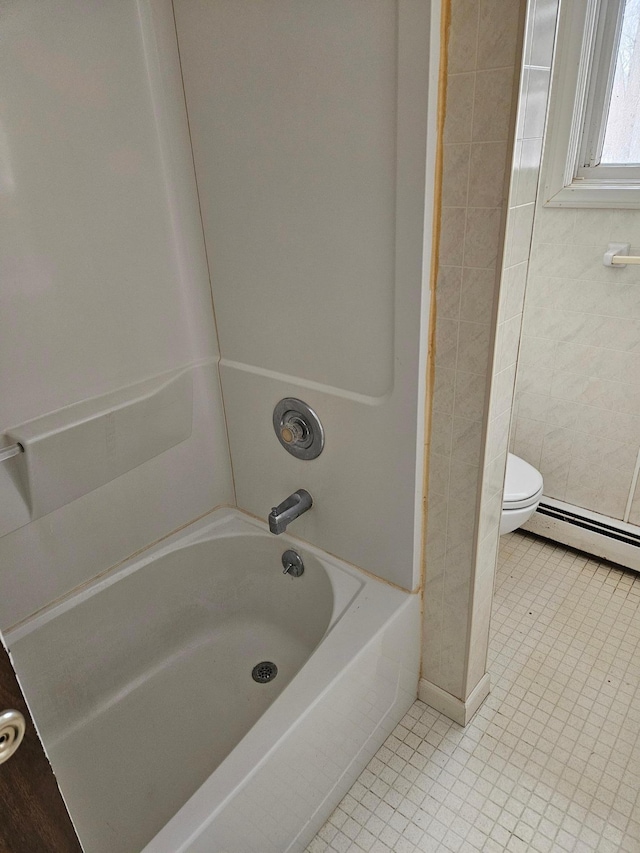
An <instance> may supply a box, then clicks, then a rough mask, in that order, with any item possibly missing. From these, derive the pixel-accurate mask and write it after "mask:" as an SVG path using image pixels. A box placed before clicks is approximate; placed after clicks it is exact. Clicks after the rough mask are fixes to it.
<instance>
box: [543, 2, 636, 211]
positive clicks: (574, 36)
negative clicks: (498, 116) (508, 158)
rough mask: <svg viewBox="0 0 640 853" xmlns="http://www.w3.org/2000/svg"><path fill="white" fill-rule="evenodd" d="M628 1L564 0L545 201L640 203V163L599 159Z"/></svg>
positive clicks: (633, 205) (631, 205) (611, 204)
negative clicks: (630, 163)
mask: <svg viewBox="0 0 640 853" xmlns="http://www.w3.org/2000/svg"><path fill="white" fill-rule="evenodd" d="M624 6H625V0H563V2H562V3H561V9H560V19H559V22H558V38H557V47H556V55H555V60H554V70H553V81H552V96H551V99H550V108H549V120H548V126H547V143H546V148H547V151H546V156H545V165H544V170H543V171H544V174H543V180H542V188H543V193H544V198H543V203H544V205H545V206H546V207H612V208H640V165H608V164H607V165H600V164H599V162H598V160H599V157H600V154H601V152H602V144H603V142H604V133H605V129H606V120H607V114H605V111H604V105H605V103H607V104H608V102H609V96H610V93H611V88H612V85H613V75H614V72H615V59H616V56H617V47H618V44H619V41H620V30H621V25H622V15H623V12H624ZM607 112H608V111H607Z"/></svg>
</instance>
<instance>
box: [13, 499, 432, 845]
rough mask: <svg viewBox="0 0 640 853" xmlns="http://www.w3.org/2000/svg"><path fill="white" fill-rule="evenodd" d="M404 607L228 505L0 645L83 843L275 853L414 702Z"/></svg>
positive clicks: (409, 603) (412, 647)
mask: <svg viewBox="0 0 640 853" xmlns="http://www.w3.org/2000/svg"><path fill="white" fill-rule="evenodd" d="M291 547H292V548H294V549H295V550H297V551H298V552H299V553H300V555H301V556H302V558H303V560H304V563H305V573H304V574H303V575H302V577H300V578H293V577H290V576H289V575H284V574H283V571H282V566H281V561H280V557H281V555H282V553H283V551H284V550H286V548H291ZM419 613H420V609H419V601H418V597H417V596H415V595H413V596H412V595H409V594H407V593H403V592H401V591H399V590H397V589H395V588H392V587H390V586H389V585H387V584H385V583H382V582H380V581H377V580H374V579H372V578H370V577H367V576H366V575H364V574H362V573H361V572H359V571H357V570H356V569H352V568H351V567H349V566H347V565H345V564H344V563H342V562H340V561H339V560H336V559H333V558H331V557H328V556H327V555H326V554H324V553H323V552H322V551H319V550H318V549H315V548H312V547H310V546H308V545H305V544H303V543H297V542H296V541H295V540H294V539H292V538H290V537H288V536H279V537H275V536H272V535H270V534H269V533H266V532H265V526H264V525H262V524H261V523H260V522H257V521H254V520H253V519H249V518H247V517H246V516H244V515H242V514H241V513H239V512H236V511H233V510H227V509H224V510H219V511H217V512H215V513H213V514H212V515H210V516H208V517H207V518H205V519H203V520H200V521H199V522H196V523H195V524H193V525H191V526H189V527H188V528H186V529H184V530H182V531H181V532H180V533H178V534H175V535H174V536H172V537H170V538H169V539H166V540H164V541H163V542H162V543H160V544H158V545H156V546H154V547H152V548H150V549H149V550H147V551H145V552H144V553H143V554H142V555H141V556H139V557H138V558H136V559H132V560H130V561H128V562H127V563H126V564H123V565H122V566H120V567H118V569H117V570H114V571H113V572H111V573H110V574H109V575H108V576H105V577H103V578H101V579H100V580H99V581H97V582H95V583H94V584H92V585H91V586H89V587H87V588H86V589H84V590H82V592H80V593H77V594H75V595H73V596H71V597H70V598H68V599H67V600H65V601H64V602H62V603H60V604H58V605H56V606H55V607H52V608H50V609H49V610H47V611H46V612H44V613H41V614H39V615H38V616H36V617H34V618H32V619H30V620H29V621H28V622H26V623H25V624H23V625H21V626H20V627H18V628H16V629H14V630H13V631H11V632H9V633H8V635H7V637H6V639H7V643H8V645H9V647H10V650H11V653H12V655H13V658H14V663H15V665H16V668H17V670H18V673H19V676H20V680H21V682H22V685H23V687H24V690H25V692H26V694H27V696H28V698H29V701H30V705H31V708H32V711H33V714H34V716H35V719H36V721H37V723H38V726H39V729H40V732H41V735H42V737H43V740H44V743H45V745H46V747H47V750H48V752H49V756H50V758H51V761H52V764H53V766H54V769H55V771H56V773H57V776H58V780H59V782H60V786H61V788H62V791H63V794H64V796H65V798H66V800H67V803H68V805H69V809H70V812H71V815H72V817H73V819H74V822H75V824H76V827H77V829H78V832H79V835H80V838H81V840H82V842H83V845H84V847H85V851H86V853H139V851H144V853H187V852H188V853H285V851H300V850H304V847H305V846H306V845H307V844H308V842H309V840H310V839H311V838H312V837H313V835H314V833H315V832H316V831H317V829H318V828H319V826H320V825H321V824H322V823H323V821H324V820H325V819H326V817H327V816H328V814H329V813H330V812H331V810H332V809H333V808H334V806H335V805H336V803H337V802H338V801H339V800H340V798H341V797H342V796H343V795H344V793H345V792H346V790H347V789H348V788H349V787H350V786H351V784H352V783H353V781H354V780H355V778H356V776H357V775H358V774H359V773H360V772H361V771H362V769H363V767H364V766H365V764H366V763H367V762H368V761H369V760H370V758H371V756H372V754H373V753H374V752H375V751H376V749H377V748H378V747H379V746H380V744H381V743H382V741H383V740H384V739H385V738H386V737H387V735H388V733H389V732H390V730H391V729H392V728H393V726H394V725H395V724H396V723H397V722H398V720H399V719H400V718H401V717H402V716H403V714H404V713H405V712H406V710H407V708H408V707H409V706H410V704H411V703H412V702H413V700H414V699H415V696H416V691H417V679H418V666H419V660H418V655H419V630H420V615H419ZM263 660H268V661H273V662H275V663H276V665H277V666H278V675H277V677H276V678H275V679H274V680H273V681H271V682H269V683H267V684H257V683H256V682H255V681H253V679H252V678H251V670H252V667H253V666H254V665H255V664H256V663H258V662H259V661H263Z"/></svg>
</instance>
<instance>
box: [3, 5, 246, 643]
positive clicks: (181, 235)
mask: <svg viewBox="0 0 640 853" xmlns="http://www.w3.org/2000/svg"><path fill="white" fill-rule="evenodd" d="M0 282H1V284H0V365H2V367H1V369H0V401H1V402H0V433H5V435H6V433H7V431H9V430H12V429H13V428H15V427H17V426H18V425H20V424H22V423H24V422H25V421H30V420H32V419H34V418H38V417H40V416H41V415H44V414H45V413H47V412H51V411H54V410H60V409H63V408H64V407H67V406H70V405H71V404H74V403H78V402H80V401H84V400H87V399H89V398H94V397H96V396H97V395H102V394H107V393H114V392H115V395H116V398H117V397H118V394H119V393H120V391H121V389H124V388H126V387H127V386H130V385H132V384H134V383H138V382H141V381H143V380H145V379H148V378H149V377H153V376H157V375H164V374H170V373H172V372H175V371H176V370H178V369H180V368H185V369H187V371H188V374H189V376H190V381H191V382H192V385H193V413H189V415H190V416H191V415H192V424H191V434H190V437H189V438H188V439H186V440H184V441H181V442H180V443H179V444H177V445H175V446H173V447H171V449H168V450H166V451H164V452H162V453H160V454H159V455H157V456H155V457H154V458H153V459H151V460H150V461H146V462H144V464H141V465H140V466H139V467H136V468H135V469H134V470H130V471H128V472H127V473H125V474H123V475H122V476H119V477H118V478H117V479H114V480H112V481H111V482H109V483H108V484H107V485H103V486H101V487H100V488H97V489H95V490H94V491H91V492H90V493H88V494H86V495H84V496H83V497H80V498H78V499H77V500H74V501H73V502H71V503H68V504H66V505H65V506H63V507H61V508H59V509H57V510H55V511H53V512H50V513H49V514H47V515H45V516H44V517H42V518H40V519H38V520H34V521H29V506H28V503H29V496H28V495H26V496H25V492H24V490H23V489H21V487H20V483H19V482H18V480H16V479H15V478H12V477H11V476H10V473H8V471H9V468H8V467H7V463H5V465H4V466H3V468H2V479H1V480H0V499H1V502H2V507H3V510H2V512H3V519H4V521H5V522H7V523H8V520H10V521H11V524H10V525H9V526H10V527H16V528H17V529H15V530H13V532H9V533H7V534H6V535H4V536H3V537H2V538H1V539H0V589H1V590H2V595H1V596H0V602H1V606H0V626H2V627H3V628H8V627H9V626H10V625H11V624H12V623H15V622H16V621H17V620H19V619H21V618H23V617H25V616H26V615H28V614H29V613H31V612H33V610H35V609H37V608H39V607H41V606H43V605H44V604H45V603H47V602H48V601H51V600H52V599H53V598H55V597H56V596H59V595H61V594H63V593H64V592H66V591H68V590H69V589H70V588H72V587H73V586H75V585H77V584H79V583H82V582H83V581H85V580H87V579H88V578H90V577H92V576H94V575H95V574H97V573H98V572H100V571H102V570H104V569H106V568H108V567H109V566H111V565H113V564H114V563H116V562H117V561H118V560H121V559H123V558H124V557H125V556H127V555H128V554H130V553H132V552H133V551H135V550H137V549H139V548H142V547H144V546H145V545H147V544H149V543H150V542H152V541H153V540H155V539H157V538H158V537H160V536H163V535H166V534H167V533H169V532H170V531H171V530H173V529H175V528H176V527H178V526H180V525H182V524H184V523H186V522H188V521H190V520H191V519H193V518H194V517H196V516H198V515H200V514H202V513H205V512H207V511H208V510H209V509H211V508H212V507H213V506H215V505H216V504H220V503H227V502H233V499H234V495H233V486H232V481H231V473H230V462H229V455H228V449H227V442H226V436H225V427H224V421H223V415H222V406H221V398H220V390H219V382H218V376H217V368H216V359H217V353H218V349H217V341H216V333H215V326H214V321H213V314H212V308H211V296H210V290H209V283H208V274H207V266H206V258H205V255H204V248H203V246H202V235H201V225H200V220H199V213H198V204H197V195H196V189H195V183H194V177H193V166H192V161H191V152H190V147H189V138H188V131H187V123H186V116H185V111H184V102H183V95H182V85H181V79H180V70H179V63H178V54H177V45H176V42H175V32H174V28H173V15H172V9H171V3H170V2H169V0H149V2H145V0H140V2H138V3H136V2H133V0H121V2H117V3H112V2H109V3H103V2H99V0H77V1H76V2H74V0H64V2H57V3H53V2H36V1H35V0H33V2H32V0H16V2H8V3H4V4H3V5H2V9H1V10H0ZM123 393H124V392H123ZM88 405H89V408H91V405H93V404H88ZM95 406H96V411H99V410H100V406H101V404H100V401H99V400H98V401H96V402H95ZM68 411H69V412H70V413H73V412H74V411H76V410H74V409H71V410H68ZM71 416H72V414H70V415H69V417H71ZM60 417H62V419H63V420H64V417H65V414H64V413H63V414H62V415H61V416H60ZM117 437H118V436H117V435H116V439H117ZM112 438H113V437H112ZM138 439H139V441H140V442H141V443H142V442H144V439H145V435H144V432H141V434H140V435H139V436H138ZM5 443H7V441H6V440H5ZM68 463H69V471H70V472H71V471H72V469H73V464H74V459H73V458H69V460H68ZM70 476H72V474H70Z"/></svg>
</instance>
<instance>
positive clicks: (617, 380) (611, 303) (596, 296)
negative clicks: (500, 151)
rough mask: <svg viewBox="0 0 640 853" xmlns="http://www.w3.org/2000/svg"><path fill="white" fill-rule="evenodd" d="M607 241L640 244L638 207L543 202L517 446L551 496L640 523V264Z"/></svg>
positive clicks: (521, 370) (535, 249)
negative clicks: (619, 262)
mask: <svg viewBox="0 0 640 853" xmlns="http://www.w3.org/2000/svg"><path fill="white" fill-rule="evenodd" d="M609 241H611V242H621V243H627V242H630V243H631V244H632V253H634V250H635V254H637V253H638V250H640V211H636V210H597V209H596V210H569V209H566V210H565V209H558V208H548V207H542V206H540V205H539V206H538V207H537V209H536V216H535V228H534V244H533V249H532V254H531V265H530V272H529V281H528V284H527V297H526V311H525V319H524V327H523V338H522V351H521V356H520V364H519V368H518V382H517V418H516V423H515V429H514V431H513V449H514V452H515V453H517V454H518V455H520V456H522V457H523V458H525V459H526V460H527V461H528V462H530V463H531V464H532V465H535V466H536V467H537V468H539V469H540V471H541V472H542V475H543V477H544V482H545V488H544V491H545V494H546V495H548V496H549V497H553V498H558V499H559V500H563V501H567V502H568V503H571V504H575V505H577V506H580V507H586V508H587V509H591V510H594V511H595V512H599V513H603V514H604V515H608V516H611V517H613V518H617V519H623V518H625V511H626V510H627V506H628V504H629V506H630V509H631V514H630V517H629V520H630V521H631V522H632V523H634V524H640V493H639V492H638V490H637V489H636V496H635V499H632V496H631V497H630V489H631V486H632V481H633V474H634V470H635V466H636V460H637V457H638V450H639V448H640V268H638V267H633V266H629V267H626V268H625V269H611V268H607V267H605V266H603V264H602V254H603V252H604V251H605V249H606V247H607V243H608V242H609ZM631 504H632V505H631Z"/></svg>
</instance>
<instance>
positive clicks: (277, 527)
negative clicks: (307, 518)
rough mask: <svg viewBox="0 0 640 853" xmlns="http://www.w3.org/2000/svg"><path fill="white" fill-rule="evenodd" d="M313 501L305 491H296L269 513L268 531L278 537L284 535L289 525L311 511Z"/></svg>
mask: <svg viewBox="0 0 640 853" xmlns="http://www.w3.org/2000/svg"><path fill="white" fill-rule="evenodd" d="M312 506H313V500H312V498H311V495H310V494H309V492H307V491H306V489H298V491H297V492H294V493H293V494H292V495H289V497H288V498H285V499H284V500H283V501H282V503H281V504H278V506H274V507H273V509H272V510H271V512H270V513H269V530H270V531H271V532H272V533H274V534H275V535H276V536H278V535H279V534H280V533H284V531H285V530H286V529H287V527H288V526H289V524H291V522H292V521H294V520H295V519H296V518H299V517H300V516H301V515H302V514H303V513H304V512H307V510H309V509H311V507H312Z"/></svg>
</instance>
